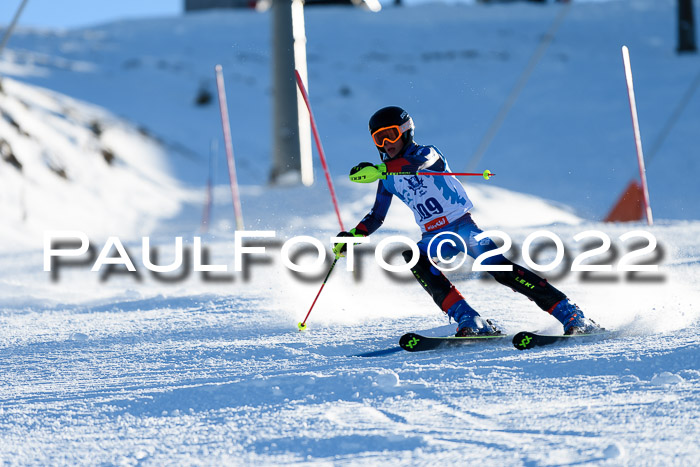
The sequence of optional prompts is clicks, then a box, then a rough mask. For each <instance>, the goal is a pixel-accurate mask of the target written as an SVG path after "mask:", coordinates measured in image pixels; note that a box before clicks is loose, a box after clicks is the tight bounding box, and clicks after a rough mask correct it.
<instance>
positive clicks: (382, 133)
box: [372, 119, 413, 148]
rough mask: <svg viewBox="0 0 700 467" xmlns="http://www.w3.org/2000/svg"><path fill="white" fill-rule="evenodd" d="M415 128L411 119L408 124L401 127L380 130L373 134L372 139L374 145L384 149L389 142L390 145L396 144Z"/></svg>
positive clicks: (392, 126) (386, 127) (395, 126)
mask: <svg viewBox="0 0 700 467" xmlns="http://www.w3.org/2000/svg"><path fill="white" fill-rule="evenodd" d="M412 126H413V121H412V120H411V119H409V120H408V121H407V122H406V123H404V124H402V125H401V126H399V125H391V126H385V127H384V128H380V129H378V130H377V131H375V132H374V133H372V139H373V140H374V144H376V145H377V146H378V147H380V148H383V147H384V144H385V143H386V142H387V141H388V142H389V143H395V142H397V141H398V140H399V138H401V135H403V134H404V133H405V132H407V131H408V130H410V129H411V127H412Z"/></svg>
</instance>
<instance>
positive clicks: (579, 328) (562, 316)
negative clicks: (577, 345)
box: [549, 298, 605, 336]
mask: <svg viewBox="0 0 700 467" xmlns="http://www.w3.org/2000/svg"><path fill="white" fill-rule="evenodd" d="M549 313H550V314H551V315H552V316H554V317H555V318H556V319H558V320H559V322H560V323H561V324H562V325H563V326H564V334H565V335H567V336H570V335H573V334H592V333H596V332H601V331H605V329H603V328H602V327H600V326H599V325H598V324H596V323H595V321H593V320H591V319H588V318H586V317H585V316H584V315H583V311H581V309H580V308H579V307H578V306H577V305H576V304H574V303H571V302H570V301H569V299H568V298H565V299H564V300H562V301H560V302H558V303H557V304H556V305H554V306H553V307H552V308H551V309H550V311H549Z"/></svg>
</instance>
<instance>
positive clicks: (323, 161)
mask: <svg viewBox="0 0 700 467" xmlns="http://www.w3.org/2000/svg"><path fill="white" fill-rule="evenodd" d="M294 75H295V76H296V79H297V85H298V86H299V91H301V95H302V96H303V98H304V102H305V103H306V108H307V109H309V119H310V120H311V130H312V131H313V134H314V140H315V141H316V148H317V149H318V155H319V157H320V159H321V164H322V165H323V171H324V173H325V174H326V183H328V189H329V190H330V192H331V198H332V200H333V207H334V208H335V214H336V215H337V216H338V224H340V230H342V231H345V227H343V220H342V219H341V218H340V209H339V208H338V199H337V198H336V196H335V190H334V189H333V181H332V180H331V175H330V173H329V172H328V164H326V155H325V153H324V152H323V145H322V144H321V138H319V136H318V129H317V128H316V120H315V119H314V114H313V112H312V111H311V104H310V103H309V95H308V94H307V93H306V88H305V87H304V83H303V82H302V80H301V75H299V71H298V70H294ZM336 261H337V259H336ZM333 264H334V265H335V263H333ZM331 270H333V268H331ZM324 284H325V282H324ZM319 293H320V291H319ZM312 306H313V305H312ZM310 312H311V310H309V313H310ZM304 322H306V320H304ZM300 324H301V323H300Z"/></svg>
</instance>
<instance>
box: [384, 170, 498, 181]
mask: <svg viewBox="0 0 700 467" xmlns="http://www.w3.org/2000/svg"><path fill="white" fill-rule="evenodd" d="M386 175H437V176H440V175H442V176H445V177H449V176H450V175H457V176H460V177H484V178H485V179H486V180H488V179H489V178H491V177H493V176H494V175H496V174H492V173H491V171H490V170H488V169H487V170H484V172H483V173H478V172H387V173H386Z"/></svg>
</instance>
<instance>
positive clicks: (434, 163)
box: [333, 106, 600, 337]
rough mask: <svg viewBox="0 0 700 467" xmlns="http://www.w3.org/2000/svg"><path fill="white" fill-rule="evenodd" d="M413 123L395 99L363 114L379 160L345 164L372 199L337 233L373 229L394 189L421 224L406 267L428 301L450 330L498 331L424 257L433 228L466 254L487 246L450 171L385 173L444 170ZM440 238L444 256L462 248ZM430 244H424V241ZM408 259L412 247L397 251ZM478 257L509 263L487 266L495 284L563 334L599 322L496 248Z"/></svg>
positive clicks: (339, 249) (339, 251)
mask: <svg viewBox="0 0 700 467" xmlns="http://www.w3.org/2000/svg"><path fill="white" fill-rule="evenodd" d="M414 129H415V127H414V124H413V120H412V119H411V117H410V116H409V114H408V112H406V111H405V110H403V109H402V108H400V107H393V106H392V107H384V108H382V109H380V110H378V111H377V112H376V113H375V114H374V115H372V117H371V118H370V120H369V131H370V134H371V135H372V139H373V142H374V144H375V145H376V147H377V150H378V151H379V155H380V157H381V160H382V163H381V164H378V165H374V164H371V163H369V162H362V163H360V164H359V165H357V166H355V167H353V168H352V170H351V171H350V178H351V180H353V181H357V182H361V183H369V182H373V181H375V180H379V184H378V187H377V196H376V199H375V202H374V206H373V207H372V209H371V210H370V211H369V213H368V214H367V215H366V216H365V217H364V218H363V219H362V220H361V221H360V222H359V223H358V224H357V226H356V227H355V228H353V229H351V230H350V231H347V232H340V233H339V234H338V236H339V237H350V236H355V237H364V236H368V235H370V234H372V233H374V232H375V231H376V230H377V229H378V228H379V227H380V226H381V225H382V223H383V222H384V218H385V217H386V214H387V211H388V209H389V205H390V204H391V200H392V197H393V196H396V197H398V198H399V199H400V200H401V201H403V202H404V203H405V204H406V205H407V206H408V207H410V208H411V209H412V210H413V213H414V216H415V220H416V223H417V224H418V225H419V226H420V228H421V231H422V232H423V235H422V238H421V240H420V241H419V242H418V248H419V250H420V258H419V259H418V263H417V264H416V265H415V266H413V267H412V268H411V271H412V272H413V275H414V276H415V277H416V279H418V282H419V283H420V284H421V286H423V288H424V289H425V290H426V291H427V292H428V293H429V294H430V296H431V297H432V298H433V301H434V302H435V303H436V304H437V305H438V306H439V307H440V308H441V309H442V310H443V311H444V312H445V313H447V315H448V316H449V317H450V318H452V319H453V320H454V321H455V322H457V324H458V326H457V333H456V336H458V337H465V336H474V335H495V334H500V333H501V332H500V331H499V330H498V329H497V328H496V326H494V325H493V323H491V321H490V320H486V319H483V318H482V317H481V316H480V315H479V313H477V312H476V310H474V309H473V308H472V307H471V306H469V304H468V303H467V301H466V300H465V298H464V296H462V294H461V293H460V292H459V291H458V290H457V289H456V288H455V286H454V285H453V284H452V283H451V282H450V281H449V279H447V277H445V275H444V274H443V273H442V272H441V271H440V270H439V269H437V268H436V267H435V266H433V264H431V262H430V260H429V259H428V258H439V256H438V251H437V245H438V244H439V243H440V242H439V241H435V242H433V243H432V245H431V244H430V241H431V239H433V238H434V237H435V236H437V235H438V234H441V233H444V232H449V233H452V234H457V235H459V236H460V237H461V238H462V239H464V241H465V243H466V247H467V248H466V250H467V251H466V253H467V254H468V255H469V256H471V257H472V258H476V257H477V256H479V255H481V254H483V253H484V252H486V251H491V250H493V249H495V248H496V244H495V243H494V242H493V241H492V240H491V239H490V238H488V237H487V238H484V239H481V240H480V241H478V242H477V241H476V240H475V239H474V237H475V236H477V235H479V234H480V233H481V232H482V231H481V230H480V229H479V227H477V225H476V224H475V223H474V221H473V220H472V217H471V214H470V213H469V210H470V209H471V208H472V207H473V204H472V202H471V201H470V200H469V197H468V196H467V193H466V191H465V190H464V187H463V186H462V184H461V183H460V182H459V180H457V178H456V177H454V176H419V175H387V172H409V173H415V172H419V171H420V172H425V171H433V172H451V171H450V168H449V166H448V165H447V160H446V159H445V157H444V156H443V155H442V153H441V152H440V151H439V150H438V149H437V148H436V147H435V146H422V145H419V144H417V143H415V142H414V140H413V135H414ZM454 243H455V245H449V244H448V243H447V242H444V243H443V244H442V246H441V248H442V249H441V250H440V254H441V256H442V258H448V259H449V258H450V257H452V256H455V255H457V254H458V253H459V252H463V253H464V244H463V243H462V242H459V241H457V242H454ZM429 245H430V248H431V251H428V248H429ZM346 248H347V244H345V243H337V244H335V246H334V248H333V252H334V253H335V254H336V256H344V254H345V252H346ZM403 257H404V259H405V260H406V262H407V263H408V262H410V260H411V258H412V251H411V250H407V251H405V252H403ZM483 264H485V265H507V266H512V270H511V271H490V272H489V273H490V274H491V275H492V276H493V277H494V279H496V281H498V282H499V283H501V284H503V285H507V286H508V287H511V288H512V289H513V290H515V291H517V292H520V293H521V294H523V295H525V296H526V297H528V298H529V299H531V300H532V301H534V302H535V303H536V304H537V305H538V306H539V307H540V308H542V309H543V310H545V311H546V312H548V313H549V314H551V315H552V316H554V317H555V318H556V319H557V320H559V321H560V322H561V323H562V325H563V326H564V333H565V334H569V335H570V334H583V333H589V332H592V331H596V330H598V329H600V328H599V326H598V325H597V324H595V323H594V322H593V321H591V320H589V319H587V318H585V317H584V315H583V312H582V311H581V310H580V309H579V307H578V306H576V305H575V304H573V303H571V301H569V299H568V298H567V297H566V295H564V294H563V293H562V292H560V291H559V290H557V289H556V288H554V287H553V286H552V285H551V284H549V283H548V282H547V280H546V279H543V278H541V277H539V276H538V275H537V274H535V273H533V272H532V271H529V270H528V269H526V268H524V267H522V266H520V265H518V264H515V263H513V262H511V261H510V260H508V259H507V258H505V257H504V256H503V255H496V256H492V257H490V258H487V259H485V260H484V261H483Z"/></svg>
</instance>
